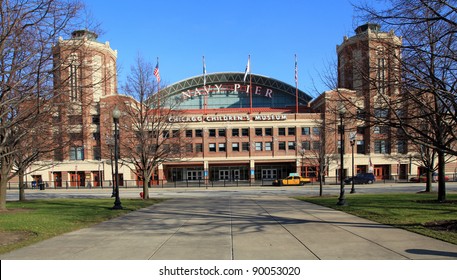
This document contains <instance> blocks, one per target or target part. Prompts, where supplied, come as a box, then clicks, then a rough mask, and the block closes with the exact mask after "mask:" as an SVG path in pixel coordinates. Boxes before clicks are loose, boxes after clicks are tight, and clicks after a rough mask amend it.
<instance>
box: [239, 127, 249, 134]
mask: <svg viewBox="0 0 457 280" xmlns="http://www.w3.org/2000/svg"><path fill="white" fill-rule="evenodd" d="M241 136H249V128H242V129H241Z"/></svg>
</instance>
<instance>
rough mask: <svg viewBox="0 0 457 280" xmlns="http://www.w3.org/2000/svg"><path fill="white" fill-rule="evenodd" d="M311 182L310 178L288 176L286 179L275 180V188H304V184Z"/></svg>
mask: <svg viewBox="0 0 457 280" xmlns="http://www.w3.org/2000/svg"><path fill="white" fill-rule="evenodd" d="M310 182H311V179H310V178H305V177H301V176H288V177H287V178H284V179H278V180H274V181H273V186H303V185H304V184H307V183H310Z"/></svg>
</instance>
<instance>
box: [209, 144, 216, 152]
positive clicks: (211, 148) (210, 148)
mask: <svg viewBox="0 0 457 280" xmlns="http://www.w3.org/2000/svg"><path fill="white" fill-rule="evenodd" d="M209 151H210V152H215V151H216V144H215V143H209Z"/></svg>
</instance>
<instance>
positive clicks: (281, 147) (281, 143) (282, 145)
mask: <svg viewBox="0 0 457 280" xmlns="http://www.w3.org/2000/svg"><path fill="white" fill-rule="evenodd" d="M278 149H279V150H280V151H285V150H286V142H285V141H279V142H278Z"/></svg>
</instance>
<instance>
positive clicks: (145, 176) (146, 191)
mask: <svg viewBox="0 0 457 280" xmlns="http://www.w3.org/2000/svg"><path fill="white" fill-rule="evenodd" d="M146 173H147V172H143V199H149V187H148V186H149V176H148V175H149V174H146Z"/></svg>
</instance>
